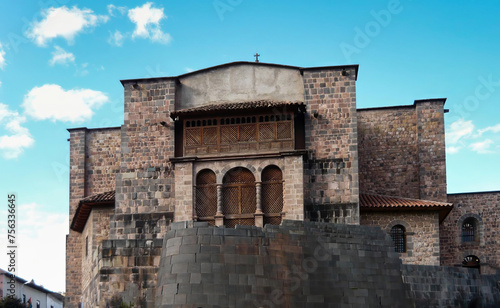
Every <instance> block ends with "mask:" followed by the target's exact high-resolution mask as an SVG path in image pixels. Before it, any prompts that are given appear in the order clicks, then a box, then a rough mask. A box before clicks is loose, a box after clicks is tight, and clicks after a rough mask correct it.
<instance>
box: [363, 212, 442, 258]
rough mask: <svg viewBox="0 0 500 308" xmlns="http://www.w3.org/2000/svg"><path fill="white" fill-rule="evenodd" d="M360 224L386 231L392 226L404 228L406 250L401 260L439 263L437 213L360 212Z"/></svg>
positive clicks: (388, 231)
mask: <svg viewBox="0 0 500 308" xmlns="http://www.w3.org/2000/svg"><path fill="white" fill-rule="evenodd" d="M360 220H361V225H368V226H378V227H380V228H381V229H382V230H384V231H385V232H386V233H387V234H389V233H390V230H391V228H392V227H393V226H395V225H402V226H404V227H405V231H406V249H407V250H406V252H404V253H400V254H399V256H400V258H401V260H402V261H403V263H408V264H421V265H439V264H440V262H439V212H438V211H422V210H418V211H415V210H414V211H397V212H363V213H362V214H361V218H360Z"/></svg>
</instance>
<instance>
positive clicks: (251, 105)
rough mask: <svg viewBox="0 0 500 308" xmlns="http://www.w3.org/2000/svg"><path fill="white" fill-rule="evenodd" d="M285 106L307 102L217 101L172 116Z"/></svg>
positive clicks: (300, 104)
mask: <svg viewBox="0 0 500 308" xmlns="http://www.w3.org/2000/svg"><path fill="white" fill-rule="evenodd" d="M285 106H290V107H298V108H300V107H305V104H304V103H303V102H290V101H272V100H259V101H247V102H237V103H217V104H210V105H204V106H199V107H193V108H187V109H181V110H177V111H174V112H172V113H171V115H170V116H171V117H176V116H180V115H188V114H195V113H201V112H216V111H227V110H246V109H256V108H278V107H285Z"/></svg>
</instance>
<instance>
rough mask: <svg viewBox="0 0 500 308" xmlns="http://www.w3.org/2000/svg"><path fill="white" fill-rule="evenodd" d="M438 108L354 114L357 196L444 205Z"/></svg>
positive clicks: (429, 104)
mask: <svg viewBox="0 0 500 308" xmlns="http://www.w3.org/2000/svg"><path fill="white" fill-rule="evenodd" d="M444 102H445V99H429V100H417V101H415V104H414V105H412V106H398V107H388V108H369V109H359V110H358V113H357V118H358V133H359V136H358V138H359V166H360V167H359V176H360V184H359V185H360V191H361V192H362V193H371V194H380V195H388V196H398V197H406V198H414V199H424V200H434V201H441V202H446V157H445V145H444V109H443V106H444Z"/></svg>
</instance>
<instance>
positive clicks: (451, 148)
mask: <svg viewBox="0 0 500 308" xmlns="http://www.w3.org/2000/svg"><path fill="white" fill-rule="evenodd" d="M461 148H462V147H461V146H458V147H454V146H449V147H446V153H448V154H456V153H458V151H460V149H461Z"/></svg>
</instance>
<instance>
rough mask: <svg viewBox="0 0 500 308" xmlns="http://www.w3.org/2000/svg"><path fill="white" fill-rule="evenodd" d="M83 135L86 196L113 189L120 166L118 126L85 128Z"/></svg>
mask: <svg viewBox="0 0 500 308" xmlns="http://www.w3.org/2000/svg"><path fill="white" fill-rule="evenodd" d="M85 137H86V138H87V140H86V145H87V148H86V155H87V157H86V160H85V163H86V172H87V175H86V186H87V196H92V195H96V194H100V193H103V192H106V191H110V190H113V189H114V188H115V176H116V174H117V173H118V172H119V168H120V137H121V134H120V128H107V129H92V130H87V134H86V136H85Z"/></svg>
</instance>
